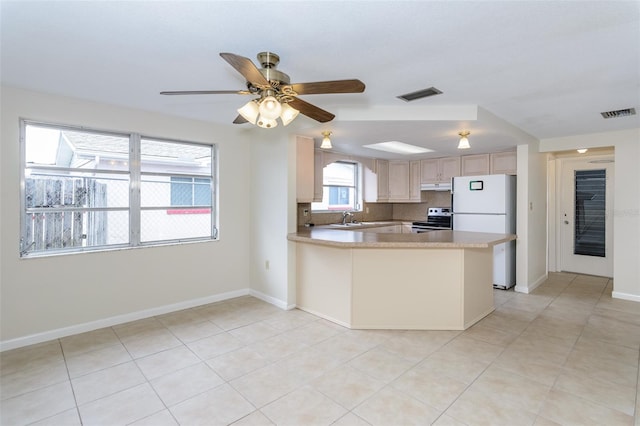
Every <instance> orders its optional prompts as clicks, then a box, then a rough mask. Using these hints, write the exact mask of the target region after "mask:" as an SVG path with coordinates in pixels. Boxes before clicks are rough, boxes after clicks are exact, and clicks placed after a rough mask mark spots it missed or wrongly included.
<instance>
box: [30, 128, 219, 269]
mask: <svg viewBox="0 0 640 426" xmlns="http://www.w3.org/2000/svg"><path fill="white" fill-rule="evenodd" d="M21 143H22V148H23V149H22V153H23V157H22V158H23V170H24V179H23V182H24V185H22V192H21V204H22V206H21V208H22V211H23V215H22V218H23V220H22V223H21V233H22V234H21V241H20V254H21V256H23V257H24V256H29V255H34V254H49V253H65V252H78V251H85V250H95V249H105V248H116V247H136V246H142V245H151V244H158V243H177V242H181V241H192V240H211V239H215V238H216V236H217V228H216V226H215V224H216V214H215V208H214V207H215V205H214V200H215V196H214V194H215V185H214V179H213V176H215V174H214V167H215V164H214V158H215V156H214V153H215V147H213V146H211V145H202V144H195V143H187V142H180V141H169V140H158V139H150V138H146V137H144V136H141V135H139V134H135V133H131V134H118V133H109V132H99V131H92V130H86V129H78V128H72V127H63V126H55V125H47V124H41V123H34V122H29V121H22V122H21ZM176 207H179V208H180V209H179V210H177V211H176ZM183 207H184V208H185V209H183ZM176 213H183V214H176Z"/></svg>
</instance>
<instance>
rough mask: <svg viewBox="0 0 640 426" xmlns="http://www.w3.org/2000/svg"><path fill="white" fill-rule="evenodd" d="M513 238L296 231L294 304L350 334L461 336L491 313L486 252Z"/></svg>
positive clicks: (489, 254) (490, 263) (444, 233)
mask: <svg viewBox="0 0 640 426" xmlns="http://www.w3.org/2000/svg"><path fill="white" fill-rule="evenodd" d="M515 238H516V236H515V235H510V234H487V233H478V232H459V231H450V230H446V231H433V232H425V233H420V234H402V233H391V234H390V233H375V232H367V230H366V229H362V230H358V231H351V230H335V229H312V228H311V229H304V230H300V231H299V232H297V233H293V234H289V235H288V240H289V241H292V242H293V243H295V245H296V259H297V261H296V269H297V271H296V282H297V296H296V304H297V307H298V308H300V309H302V310H304V311H308V312H311V313H313V314H315V315H318V316H320V317H322V318H325V319H328V320H330V321H333V322H335V323H338V324H341V325H343V326H346V327H349V328H353V329H413V330H464V329H467V328H468V327H470V326H471V325H473V324H475V323H476V322H477V321H479V320H480V319H482V318H483V317H485V316H486V315H488V314H489V313H491V312H492V311H493V309H494V306H493V283H492V281H493V280H492V277H493V275H492V271H493V249H492V248H493V246H494V245H496V244H500V243H503V242H506V241H511V240H514V239H515Z"/></svg>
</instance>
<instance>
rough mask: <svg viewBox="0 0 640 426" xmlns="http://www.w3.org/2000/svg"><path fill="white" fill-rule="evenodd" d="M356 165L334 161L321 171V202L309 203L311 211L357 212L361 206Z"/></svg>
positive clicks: (359, 180)
mask: <svg viewBox="0 0 640 426" xmlns="http://www.w3.org/2000/svg"><path fill="white" fill-rule="evenodd" d="M359 170H360V167H359V165H358V163H353V162H348V161H336V162H334V163H330V164H328V165H326V166H325V167H324V169H323V171H322V202H315V203H311V209H312V210H313V211H327V212H329V211H359V210H360V209H361V205H362V194H361V192H362V191H361V190H360V187H361V185H360V182H361V179H360V173H359Z"/></svg>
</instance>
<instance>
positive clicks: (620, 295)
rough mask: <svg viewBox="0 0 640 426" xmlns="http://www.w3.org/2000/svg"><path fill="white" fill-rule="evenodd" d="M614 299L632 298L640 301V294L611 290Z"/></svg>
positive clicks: (634, 300)
mask: <svg viewBox="0 0 640 426" xmlns="http://www.w3.org/2000/svg"><path fill="white" fill-rule="evenodd" d="M611 297H613V298H614V299H622V300H631V301H632V302H640V296H638V295H637V294H629V293H621V292H619V291H613V292H611Z"/></svg>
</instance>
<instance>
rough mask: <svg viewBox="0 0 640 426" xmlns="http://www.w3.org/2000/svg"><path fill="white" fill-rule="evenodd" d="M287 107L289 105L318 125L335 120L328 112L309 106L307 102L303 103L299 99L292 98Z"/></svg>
mask: <svg viewBox="0 0 640 426" xmlns="http://www.w3.org/2000/svg"><path fill="white" fill-rule="evenodd" d="M289 105H291V106H292V107H294V108H295V109H297V110H298V111H300V112H301V113H302V114H304V115H306V116H307V117H309V118H313V119H314V120H316V121H319V122H320V123H326V122H327V121H331V120H333V119H334V118H335V115H333V114H331V113H330V112H328V111H325V110H323V109H321V108H318V107H317V106H315V105H311V104H310V103H309V102H305V101H303V100H302V99H299V98H293V99H292V100H291V101H289Z"/></svg>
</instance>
